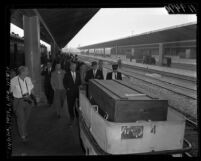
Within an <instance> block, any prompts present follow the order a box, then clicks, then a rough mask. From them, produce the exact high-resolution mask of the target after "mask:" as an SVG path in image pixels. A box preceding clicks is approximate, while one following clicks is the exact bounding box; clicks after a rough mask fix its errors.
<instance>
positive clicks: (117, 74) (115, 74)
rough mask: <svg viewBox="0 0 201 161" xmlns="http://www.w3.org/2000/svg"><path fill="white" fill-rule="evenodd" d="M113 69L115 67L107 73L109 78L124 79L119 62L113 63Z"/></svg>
mask: <svg viewBox="0 0 201 161" xmlns="http://www.w3.org/2000/svg"><path fill="white" fill-rule="evenodd" d="M112 69H113V71H112V72H108V73H107V76H106V79H107V80H111V79H113V80H115V79H116V80H122V75H121V73H120V72H118V71H117V69H118V65H117V64H113V65H112Z"/></svg>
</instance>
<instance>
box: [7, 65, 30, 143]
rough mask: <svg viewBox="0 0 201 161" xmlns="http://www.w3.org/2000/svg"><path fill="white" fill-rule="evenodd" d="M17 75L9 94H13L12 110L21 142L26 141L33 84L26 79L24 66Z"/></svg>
mask: <svg viewBox="0 0 201 161" xmlns="http://www.w3.org/2000/svg"><path fill="white" fill-rule="evenodd" d="M18 71H19V75H17V76H15V77H13V78H12V79H11V83H10V92H11V93H12V94H13V97H14V101H13V108H14V109H13V110H14V112H15V114H16V116H17V125H18V131H19V134H20V137H21V139H22V141H23V142H25V141H27V130H26V128H27V121H28V119H29V115H30V112H31V108H32V106H33V104H34V101H33V99H32V97H31V92H32V89H33V84H32V81H31V79H30V77H28V74H29V71H28V68H27V67H25V66H20V67H19V68H18Z"/></svg>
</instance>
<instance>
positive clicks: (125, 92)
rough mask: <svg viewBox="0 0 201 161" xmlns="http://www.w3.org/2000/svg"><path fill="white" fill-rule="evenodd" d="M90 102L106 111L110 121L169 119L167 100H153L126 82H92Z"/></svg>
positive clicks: (90, 84) (95, 80)
mask: <svg viewBox="0 0 201 161" xmlns="http://www.w3.org/2000/svg"><path fill="white" fill-rule="evenodd" d="M88 88H89V89H88V91H89V100H93V104H97V105H98V107H99V109H100V111H101V110H102V111H104V112H105V113H106V114H107V115H108V117H107V119H108V121H113V122H135V121H139V120H144V121H149V120H150V121H165V120H166V119H167V108H168V101H167V100H159V99H151V98H149V97H148V96H146V95H145V94H143V93H140V92H139V91H136V90H134V89H132V88H131V87H130V86H129V85H127V84H126V83H125V82H124V81H117V80H97V79H94V80H90V81H89V87H88Z"/></svg>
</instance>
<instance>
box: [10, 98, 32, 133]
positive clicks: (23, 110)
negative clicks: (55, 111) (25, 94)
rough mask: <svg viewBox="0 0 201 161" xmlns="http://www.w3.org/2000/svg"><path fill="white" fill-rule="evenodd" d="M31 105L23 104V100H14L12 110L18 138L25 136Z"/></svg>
mask: <svg viewBox="0 0 201 161" xmlns="http://www.w3.org/2000/svg"><path fill="white" fill-rule="evenodd" d="M32 107H33V104H29V103H27V102H24V101H23V99H19V98H14V100H13V110H14V112H15V114H16V117H17V126H18V132H19V135H20V137H22V136H27V122H28V119H29V116H30V112H31V109H32Z"/></svg>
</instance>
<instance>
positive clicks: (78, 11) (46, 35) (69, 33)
mask: <svg viewBox="0 0 201 161" xmlns="http://www.w3.org/2000/svg"><path fill="white" fill-rule="evenodd" d="M98 10H99V8H62V9H56V8H55V9H54V8H52V9H42V8H41V9H11V10H10V11H11V21H10V22H11V23H13V24H15V25H16V26H18V27H20V28H22V29H23V15H25V16H36V15H37V16H38V17H39V19H40V24H41V25H40V36H41V40H43V41H45V42H47V43H49V44H51V43H53V42H55V44H56V45H57V47H59V48H60V49H61V48H63V47H65V45H66V44H67V43H68V42H70V40H71V39H72V38H73V37H74V36H75V35H76V34H77V33H78V32H79V31H80V30H81V29H82V27H83V26H84V25H85V24H86V23H87V22H88V21H89V20H90V19H91V18H92V17H93V16H94V15H95V14H96V13H97V12H98Z"/></svg>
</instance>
